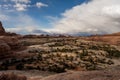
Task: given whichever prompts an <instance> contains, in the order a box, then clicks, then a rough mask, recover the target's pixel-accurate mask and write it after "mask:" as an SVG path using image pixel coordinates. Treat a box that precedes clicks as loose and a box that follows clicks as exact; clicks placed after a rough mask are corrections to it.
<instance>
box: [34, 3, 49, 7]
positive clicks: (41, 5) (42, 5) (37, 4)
mask: <svg viewBox="0 0 120 80" xmlns="http://www.w3.org/2000/svg"><path fill="white" fill-rule="evenodd" d="M36 6H37V7H38V8H41V7H47V6H48V5H47V4H44V3H41V2H37V3H36Z"/></svg>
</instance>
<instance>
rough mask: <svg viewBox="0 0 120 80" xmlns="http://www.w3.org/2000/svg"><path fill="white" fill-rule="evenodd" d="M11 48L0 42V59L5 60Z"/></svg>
mask: <svg viewBox="0 0 120 80" xmlns="http://www.w3.org/2000/svg"><path fill="white" fill-rule="evenodd" d="M10 53H11V48H10V46H9V45H8V44H7V43H5V42H4V41H3V40H0V59H3V58H6V57H8V56H9V55H10Z"/></svg>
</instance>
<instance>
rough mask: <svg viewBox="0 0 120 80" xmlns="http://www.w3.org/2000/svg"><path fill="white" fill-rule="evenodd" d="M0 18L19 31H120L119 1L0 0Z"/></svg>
mask: <svg viewBox="0 0 120 80" xmlns="http://www.w3.org/2000/svg"><path fill="white" fill-rule="evenodd" d="M0 21H2V23H3V25H4V27H5V29H6V31H9V32H16V33H20V34H41V32H49V33H61V34H79V33H80V34H82V33H88V34H104V33H115V32H120V0H0Z"/></svg>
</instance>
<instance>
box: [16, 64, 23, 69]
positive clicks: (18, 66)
mask: <svg viewBox="0 0 120 80" xmlns="http://www.w3.org/2000/svg"><path fill="white" fill-rule="evenodd" d="M23 68H24V65H23V64H21V63H20V64H17V65H16V69H17V70H22V69H23Z"/></svg>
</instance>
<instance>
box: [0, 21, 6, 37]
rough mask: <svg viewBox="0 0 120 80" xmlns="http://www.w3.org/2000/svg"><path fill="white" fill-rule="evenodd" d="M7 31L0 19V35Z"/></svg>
mask: <svg viewBox="0 0 120 80" xmlns="http://www.w3.org/2000/svg"><path fill="white" fill-rule="evenodd" d="M5 33H6V32H5V29H4V28H3V25H2V22H1V21H0V35H4V34H5Z"/></svg>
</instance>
